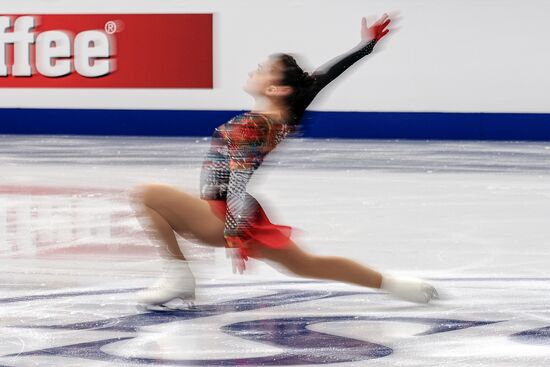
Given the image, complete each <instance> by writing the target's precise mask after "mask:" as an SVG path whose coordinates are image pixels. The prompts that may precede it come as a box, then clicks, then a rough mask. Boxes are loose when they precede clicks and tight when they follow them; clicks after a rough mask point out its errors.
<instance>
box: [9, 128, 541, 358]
mask: <svg viewBox="0 0 550 367" xmlns="http://www.w3.org/2000/svg"><path fill="white" fill-rule="evenodd" d="M207 148H208V139H203V138H197V139H192V138H128V137H116V138H115V137H113V138H102V137H101V138H100V137H90V138H74V137H47V136H41V137H25V136H22V137H16V136H3V137H0V167H2V176H1V178H0V265H1V268H0V269H1V271H0V290H1V292H2V294H1V295H0V366H12V367H15V366H138V365H163V366H164V365H166V366H176V365H201V366H210V365H239V363H240V364H241V365H251V364H252V365H279V364H278V363H281V364H286V365H313V364H315V363H317V364H328V365H331V364H332V363H331V362H338V361H341V360H344V362H343V363H341V364H338V365H342V366H396V365H399V366H444V365H450V366H474V365H476V366H519V367H521V366H542V365H547V364H548V363H550V331H548V330H549V329H545V328H547V327H550V314H549V310H548V302H547V301H548V292H549V291H550V276H549V275H548V269H549V268H550V266H549V265H550V247H549V246H548V245H549V242H548V241H549V238H550V225H549V223H550V222H549V219H550V180H549V179H550V144H549V143H542V142H541V143H527V142H492V143H489V142H425V141H416V142H411V141H342V140H300V139H297V140H292V141H288V142H286V143H284V144H282V145H281V146H280V147H279V148H278V149H277V150H276V151H275V152H273V153H272V154H271V155H270V156H269V157H268V159H267V160H266V162H265V164H264V166H263V167H262V168H261V169H260V170H259V171H258V172H257V174H256V175H255V177H254V179H253V181H252V182H251V184H250V192H251V193H252V194H253V195H254V196H256V197H257V198H258V199H259V200H260V201H261V202H262V204H263V205H264V207H265V209H266V210H267V211H268V213H269V215H270V218H271V219H272V221H274V222H277V223H281V224H289V225H292V226H293V227H295V228H297V229H298V230H297V231H296V233H297V234H296V237H295V239H296V241H297V242H298V243H299V244H300V245H301V246H303V247H304V248H306V249H308V250H309V251H312V252H315V253H320V254H336V255H342V256H347V257H351V258H353V259H355V260H357V261H360V262H362V263H365V264H368V265H370V266H372V267H374V268H376V269H379V270H382V271H385V272H392V273H398V274H404V275H414V276H420V277H424V278H426V279H429V280H430V281H431V282H433V283H434V284H435V285H436V287H437V288H438V289H439V291H440V293H441V295H442V299H440V300H438V301H436V302H434V303H433V304H431V305H428V306H418V305H414V304H408V303H405V302H401V301H397V300H394V299H392V298H390V297H388V296H386V295H384V294H382V293H379V292H375V291H372V290H369V289H362V288H359V287H354V286H349V285H344V284H337V283H333V282H321V281H307V280H305V279H299V278H294V277H291V276H288V275H286V274H282V273H280V272H278V271H276V270H274V269H272V268H271V267H270V266H269V265H267V264H264V263H261V262H258V261H254V260H252V261H251V263H250V269H249V270H248V271H247V272H246V273H245V274H244V275H234V274H232V272H231V265H230V263H229V261H228V260H227V259H226V258H225V253H224V251H223V250H221V249H211V248H206V247H200V246H197V245H195V244H190V243H187V242H185V241H183V240H182V242H181V246H182V248H183V249H184V250H185V252H186V254H188V255H189V257H190V258H191V260H192V261H193V262H192V266H193V270H194V271H195V273H196V276H197V279H198V283H199V290H198V299H197V304H198V306H199V310H202V311H198V312H199V313H200V312H203V313H201V314H200V315H199V316H189V312H192V311H181V312H180V313H176V314H173V315H172V316H173V317H171V318H170V319H169V320H164V321H162V322H155V321H154V320H153V319H154V318H155V317H157V316H158V314H150V313H147V312H144V311H142V310H139V309H138V308H136V303H135V298H134V294H135V292H136V291H137V290H138V289H140V288H143V287H145V286H147V285H148V284H150V283H151V282H153V281H154V279H155V278H156V277H157V276H158V275H159V274H160V267H159V260H158V257H157V255H156V249H155V245H154V244H153V243H151V242H150V241H149V240H148V239H147V238H146V237H145V236H144V234H143V231H142V230H141V227H140V226H139V224H138V222H137V221H136V219H135V216H134V214H133V212H132V208H131V207H130V205H129V202H128V193H129V192H130V190H131V189H132V188H133V187H135V186H136V185H139V184H142V183H149V182H161V183H167V184H170V185H174V186H177V187H178V188H180V189H181V190H185V191H187V192H190V193H193V194H197V193H198V185H199V173H200V165H201V159H202V156H203V155H204V153H205V151H206V149H207ZM285 292H286V293H285ZM342 292H349V293H342ZM275 294H283V295H285V296H284V297H283V298H284V299H283V300H282V301H281V300H279V301H275V303H274V304H270V301H269V300H270V299H271V298H269V297H271V296H272V295H275ZM300 296H303V297H304V299H299V297H300ZM254 297H265V299H264V298H261V301H254ZM308 297H310V298H308ZM234 300H240V301H239V302H236V303H232V301H234ZM250 300H252V301H250ZM247 302H252V303H253V304H254V306H253V307H251V309H247V308H246V307H245V306H246V305H247V304H248V303H247ZM254 302H256V303H254ZM228 305H230V306H228ZM239 305H241V306H239ZM201 307H202V308H201ZM205 310H216V312H214V313H212V314H207V312H206V311H205ZM128 317H129V318H128ZM304 318H315V319H316V320H317V321H316V322H312V323H311V324H308V326H307V328H306V329H305V330H307V331H308V332H305V334H300V333H298V334H296V335H294V334H292V327H289V325H294V324H292V322H297V321H296V320H298V321H299V320H304ZM272 319H277V320H280V319H282V320H287V321H285V322H287V324H284V323H283V324H284V325H283V324H277V325H278V326H276V327H273V326H272V325H271V324H270V323H269V320H272ZM105 320H108V321H105ZM124 320H130V321H128V324H126V323H125V322H126V321H124ZM133 320H134V321H133ZM257 320H264V321H261V322H260V321H258V322H255V321H257ZM288 320H290V321H288ZM441 320H454V321H457V322H458V321H462V322H468V321H469V322H475V321H478V322H485V323H486V324H478V325H476V326H471V327H464V328H462V329H456V330H451V331H447V332H439V333H434V334H431V335H418V334H421V333H424V332H426V331H427V330H429V328H430V325H432V326H433V325H436V324H437V325H440V326H441V325H443V324H445V322H444V321H441ZM497 321H498V322H497ZM238 323H247V324H238ZM288 323H290V324H288ZM122 325H126V329H124V328H123V327H122ZM128 325H130V326H128ZM235 325H244V326H242V327H241V328H240V329H239V328H237V326H235ZM285 325H286V326H285ZM228 328H229V329H231V328H237V329H235V330H237V332H233V333H231V332H228ZM239 330H240V331H239ZM531 330H536V331H537V332H531V333H525V332H526V331H531ZM239 333H240V334H239ZM243 333H244V334H243ZM518 333H523V334H520V335H519V336H513V335H514V334H518ZM245 334H246V335H245ZM262 334H263V335H264V336H265V335H267V337H268V339H269V340H268V341H266V340H262V338H261V335H262ZM300 335H301V336H300ZM320 335H327V336H328V339H323V338H320V337H319V336H320ZM119 338H121V339H120V340H118V339H119ZM293 338H296V339H293ZM110 339H113V340H110ZM109 340H110V341H109ZM354 340H355V341H362V342H370V343H376V344H378V345H380V346H383V347H384V348H390V349H385V350H390V353H389V354H387V355H385V356H379V357H378V358H371V359H367V358H362V357H361V358H359V360H356V361H345V358H346V357H347V356H351V355H354V353H358V355H361V353H363V352H365V351H366V350H367V349H368V348H367V347H366V346H364V347H358V348H355V349H353V348H352V349H346V348H351V347H350V346H349V345H348V344H346V343H348V342H350V341H351V342H353V341H354ZM102 341H107V342H105V343H103V342H102ZM86 343H89V344H86ZM102 343H103V344H102ZM308 343H309V345H308ZM339 343H343V344H339ZM365 345H366V344H365ZM361 348H363V349H361ZM33 352H34V353H33ZM281 355H285V356H287V357H288V356H290V357H288V358H287V359H284V361H286V362H273V360H275V361H277V359H276V358H275V357H273V356H281ZM304 355H305V356H306V357H307V358H310V357H311V356H312V355H313V356H317V357H316V358H317V360H316V361H317V362H315V363H313V362H311V360H310V363H306V362H305V361H307V360H308V359H307V358H305V359H303V356H304ZM296 356H301V357H296ZM300 358H302V359H300ZM220 361H225V362H223V363H225V364H223V363H222V362H220ZM251 361H252V362H251ZM270 361H271V362H270ZM300 361H301V362H300ZM247 363H248V364H247Z"/></svg>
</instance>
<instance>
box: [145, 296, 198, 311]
mask: <svg viewBox="0 0 550 367" xmlns="http://www.w3.org/2000/svg"><path fill="white" fill-rule="evenodd" d="M177 299H179V298H175V299H173V300H170V301H168V302H165V303H162V304H158V305H148V304H140V305H138V309H139V310H141V311H199V308H198V307H197V306H196V305H195V302H194V301H193V300H183V299H181V301H183V303H181V302H178V303H176V302H174V301H176V300H177Z"/></svg>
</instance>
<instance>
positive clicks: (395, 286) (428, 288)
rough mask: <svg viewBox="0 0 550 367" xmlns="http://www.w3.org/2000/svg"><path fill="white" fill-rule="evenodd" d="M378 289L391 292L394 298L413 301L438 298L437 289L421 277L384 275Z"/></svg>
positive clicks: (419, 301) (421, 301) (424, 301)
mask: <svg viewBox="0 0 550 367" xmlns="http://www.w3.org/2000/svg"><path fill="white" fill-rule="evenodd" d="M380 289H382V290H385V291H387V292H389V293H391V294H392V295H393V296H395V297H396V298H399V299H402V300H405V301H409V302H415V303H428V302H430V301H431V300H432V299H436V298H439V295H438V294H437V290H436V289H435V287H434V286H432V285H431V284H429V283H427V282H425V281H423V280H422V279H416V278H406V277H395V276H388V275H384V276H383V277H382V284H381V286H380Z"/></svg>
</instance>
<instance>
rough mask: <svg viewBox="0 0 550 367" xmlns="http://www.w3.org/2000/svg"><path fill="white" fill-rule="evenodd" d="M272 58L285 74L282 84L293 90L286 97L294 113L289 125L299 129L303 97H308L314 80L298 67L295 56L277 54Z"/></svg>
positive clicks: (271, 56)
mask: <svg viewBox="0 0 550 367" xmlns="http://www.w3.org/2000/svg"><path fill="white" fill-rule="evenodd" d="M270 58H272V59H273V60H276V61H277V62H278V63H279V65H280V67H281V70H282V73H283V77H282V79H281V84H282V85H286V86H289V87H291V88H292V93H291V94H289V95H288V96H287V97H286V102H287V104H288V106H289V107H290V111H291V113H292V118H291V119H290V121H288V123H289V124H290V125H292V126H293V127H294V128H297V127H298V125H299V123H300V119H301V117H302V116H301V113H300V111H301V109H302V108H301V107H302V106H303V104H304V98H303V97H304V96H305V95H307V91H308V88H309V87H310V86H311V85H312V84H313V82H314V79H313V77H312V76H311V75H309V74H308V73H306V72H305V71H304V70H303V69H302V68H301V67H300V66H299V65H298V63H297V62H296V59H295V58H294V56H291V55H288V54H284V53H277V54H273V55H270Z"/></svg>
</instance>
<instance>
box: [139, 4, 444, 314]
mask: <svg viewBox="0 0 550 367" xmlns="http://www.w3.org/2000/svg"><path fill="white" fill-rule="evenodd" d="M389 24H390V19H389V17H388V15H387V14H385V15H384V16H382V17H381V18H380V19H378V20H377V21H376V22H375V23H374V24H372V25H371V26H368V25H367V21H366V19H365V18H363V19H362V20H361V42H360V43H359V45H357V46H356V47H355V48H353V49H352V50H350V51H349V52H347V53H345V54H344V55H341V56H339V57H337V58H335V59H333V60H331V61H330V62H328V63H327V64H326V65H323V66H322V67H320V68H318V69H317V70H316V71H315V72H313V73H312V74H311V75H309V74H308V73H305V72H304V71H303V70H302V69H301V68H300V66H298V64H297V63H296V60H295V59H294V58H293V57H292V56H290V55H287V54H273V55H271V56H269V57H268V58H267V59H266V60H265V61H263V62H262V63H261V64H259V65H258V68H257V69H256V70H254V71H251V72H250V73H249V78H248V80H247V82H246V85H245V87H244V90H245V91H246V92H247V93H248V94H250V95H251V96H252V97H253V98H254V100H255V104H254V107H253V109H252V111H250V112H247V113H243V114H241V115H238V116H236V117H234V118H232V119H231V120H230V121H228V122H226V123H225V124H223V125H221V126H219V127H218V128H216V129H215V130H214V133H213V136H212V142H211V147H210V150H209V152H208V154H207V156H206V159H205V161H204V163H203V165H202V173H201V188H200V198H197V197H194V196H192V195H189V194H187V193H185V192H181V191H179V190H177V189H175V188H172V187H169V186H164V185H158V184H151V185H146V186H143V187H140V188H139V189H137V190H136V193H135V200H137V202H138V203H139V205H140V206H141V208H142V209H143V212H144V214H145V218H144V219H146V222H147V225H146V228H147V230H148V232H150V233H151V234H152V235H153V236H154V238H155V239H157V240H159V241H160V242H161V244H162V245H161V249H162V251H163V253H164V257H165V258H166V259H167V260H168V261H166V269H165V272H164V275H163V276H162V277H161V278H160V279H159V280H158V281H157V282H156V283H155V284H153V285H152V286H151V287H149V288H148V289H146V290H144V291H141V292H140V294H139V295H138V299H139V302H141V303H143V304H145V305H160V306H162V305H164V304H166V303H168V302H170V301H172V300H176V299H182V300H184V301H186V302H192V301H193V300H194V296H195V278H194V276H193V274H192V272H191V270H190V268H189V266H188V263H187V260H186V258H185V256H184V254H183V253H182V251H181V249H180V247H179V246H178V242H177V240H176V236H175V233H177V234H179V235H181V236H182V237H183V238H185V239H187V240H190V241H198V242H200V243H202V244H205V245H210V246H217V247H224V246H225V247H226V248H229V249H232V251H231V250H230V252H231V253H232V254H233V256H232V261H233V269H234V271H239V272H240V273H242V272H243V271H244V270H245V266H246V261H247V259H248V257H253V258H255V259H260V260H268V261H270V262H274V263H276V264H279V265H281V266H283V267H284V268H286V269H288V270H289V271H290V272H292V273H294V274H296V275H298V276H301V277H306V278H315V279H326V280H333V281H340V282H345V283H351V284H356V285H360V286H364V287H369V288H375V289H382V290H384V291H387V292H389V293H391V294H393V295H395V296H396V297H398V298H401V299H404V300H408V301H412V302H419V303H427V302H429V301H430V300H431V299H432V298H435V297H437V292H436V290H435V288H434V287H433V286H431V285H430V284H428V283H426V282H424V281H422V280H420V279H414V278H402V277H395V276H389V275H386V274H381V273H379V272H377V271H375V270H373V269H370V268H368V267H365V266H363V265H361V264H359V263H357V262H355V261H352V260H349V259H346V258H342V257H332V256H318V255H315V254H311V253H308V252H306V251H304V250H303V249H301V248H300V247H299V246H298V245H297V244H296V243H294V242H293V241H292V239H291V236H290V234H291V227H288V226H282V225H276V224H272V223H271V222H270V221H269V219H268V217H267V215H266V213H265V212H264V210H263V209H262V207H261V205H260V204H259V203H258V202H257V201H256V200H255V199H254V198H253V197H252V196H251V195H249V194H248V193H247V192H246V186H247V183H248V182H249V180H250V178H251V176H252V175H253V173H254V171H255V170H256V169H257V168H258V167H260V165H261V164H262V162H263V160H264V159H265V157H266V155H267V154H268V153H269V152H271V151H272V150H273V149H274V148H275V147H276V146H277V144H279V143H280V142H281V141H282V140H283V139H285V138H286V137H287V136H290V135H292V134H293V133H295V132H297V131H298V129H299V127H300V121H301V118H302V116H303V114H304V112H305V110H306V108H307V106H308V105H309V104H310V103H311V102H312V101H313V99H314V98H315V96H317V94H318V93H319V92H320V91H321V90H322V89H323V88H324V87H325V86H327V85H328V84H329V83H330V82H332V81H333V80H334V79H335V78H337V77H338V76H339V75H341V74H342V73H343V72H344V71H346V69H348V68H349V67H350V66H351V65H353V64H354V63H356V62H357V61H359V60H360V59H361V58H363V57H365V56H366V55H368V54H370V53H371V52H372V51H373V49H374V47H375V46H376V45H377V44H378V43H379V42H380V40H381V39H382V38H383V37H384V36H385V35H387V34H388V32H389V31H390V30H389V28H388V26H389Z"/></svg>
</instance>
